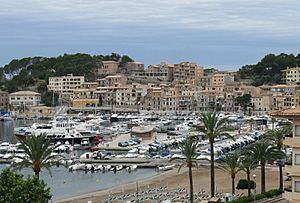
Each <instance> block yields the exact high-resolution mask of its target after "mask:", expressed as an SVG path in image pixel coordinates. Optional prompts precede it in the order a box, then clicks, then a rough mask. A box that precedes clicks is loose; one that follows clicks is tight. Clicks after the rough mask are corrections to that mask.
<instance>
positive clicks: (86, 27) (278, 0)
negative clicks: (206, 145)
mask: <svg viewBox="0 0 300 203" xmlns="http://www.w3.org/2000/svg"><path fill="white" fill-rule="evenodd" d="M299 7H300V1H298V0H272V1H270V0H251V1H250V0H248V1H245V0H127V1H125V0H0V66H4V65H5V64H7V63H9V62H10V61H11V60H12V59H18V58H22V57H26V56H58V55H62V54H64V53H69V54H71V53H88V54H93V55H94V54H110V53H112V52H115V53H119V54H122V55H123V54H126V55H129V56H130V57H132V58H133V59H134V60H136V61H140V62H144V63H145V65H146V66H147V65H150V64H158V63H159V62H160V61H167V62H170V63H179V62H181V61H191V62H196V63H198V64H199V65H201V66H204V67H215V68H219V69H221V70H236V69H238V68H240V67H241V66H242V65H244V64H255V63H257V62H258V61H260V60H261V58H262V57H263V56H264V55H266V54H268V53H274V54H279V53H294V54H297V53H299V48H300V39H299V36H300V12H299Z"/></svg>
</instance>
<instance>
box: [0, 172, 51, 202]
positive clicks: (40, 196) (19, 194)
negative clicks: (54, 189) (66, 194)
mask: <svg viewBox="0 0 300 203" xmlns="http://www.w3.org/2000/svg"><path fill="white" fill-rule="evenodd" d="M51 197H52V195H51V194H50V189H49V188H48V187H47V185H46V183H45V182H44V181H43V180H39V179H38V178H37V177H35V176H33V177H28V178H27V179H24V178H23V175H20V174H17V173H15V172H13V171H11V170H9V169H4V170H3V171H2V172H1V174H0V202H15V203H32V202H36V203H46V202H48V201H49V200H50V199H51Z"/></svg>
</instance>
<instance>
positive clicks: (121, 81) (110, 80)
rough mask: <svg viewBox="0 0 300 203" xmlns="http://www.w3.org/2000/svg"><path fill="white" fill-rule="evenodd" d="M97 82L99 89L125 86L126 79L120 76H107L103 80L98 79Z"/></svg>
mask: <svg viewBox="0 0 300 203" xmlns="http://www.w3.org/2000/svg"><path fill="white" fill-rule="evenodd" d="M97 82H98V83H99V86H100V87H106V86H115V85H126V84H127V77H126V76H125V75H122V74H117V75H109V76H106V77H105V78H102V79H98V80H97Z"/></svg>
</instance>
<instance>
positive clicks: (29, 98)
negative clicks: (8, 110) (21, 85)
mask: <svg viewBox="0 0 300 203" xmlns="http://www.w3.org/2000/svg"><path fill="white" fill-rule="evenodd" d="M40 103H41V94H40V93H37V92H32V91H19V92H14V93H11V94H9V104H11V105H13V106H15V107H16V106H37V105H39V104H40Z"/></svg>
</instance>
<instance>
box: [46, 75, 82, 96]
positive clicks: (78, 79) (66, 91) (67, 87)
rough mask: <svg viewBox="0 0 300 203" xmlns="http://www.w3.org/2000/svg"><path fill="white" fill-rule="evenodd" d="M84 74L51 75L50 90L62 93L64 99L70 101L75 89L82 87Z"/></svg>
mask: <svg viewBox="0 0 300 203" xmlns="http://www.w3.org/2000/svg"><path fill="white" fill-rule="evenodd" d="M83 82H84V76H73V74H68V75H66V76H61V77H49V84H48V86H47V87H48V90H49V91H54V92H55V93H58V94H60V96H61V97H62V98H63V99H66V100H68V101H69V99H70V97H71V96H72V94H73V91H74V90H75V89H78V88H80V87H81V85H82V83H83Z"/></svg>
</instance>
